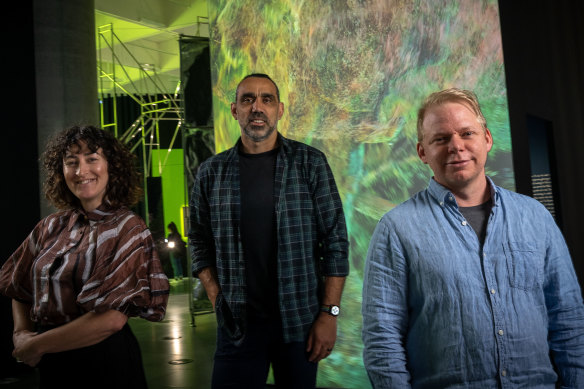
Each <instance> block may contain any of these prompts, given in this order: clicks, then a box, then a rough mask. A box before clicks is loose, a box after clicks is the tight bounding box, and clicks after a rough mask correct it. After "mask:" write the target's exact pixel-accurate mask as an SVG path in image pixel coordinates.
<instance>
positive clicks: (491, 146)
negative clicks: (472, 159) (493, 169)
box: [485, 128, 493, 153]
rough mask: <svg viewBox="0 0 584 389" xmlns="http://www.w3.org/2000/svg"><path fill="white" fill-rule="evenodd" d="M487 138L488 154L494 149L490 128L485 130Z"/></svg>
mask: <svg viewBox="0 0 584 389" xmlns="http://www.w3.org/2000/svg"><path fill="white" fill-rule="evenodd" d="M485 137H486V139H487V153H488V152H489V151H491V149H492V148H493V135H491V131H490V130H489V129H488V128H485Z"/></svg>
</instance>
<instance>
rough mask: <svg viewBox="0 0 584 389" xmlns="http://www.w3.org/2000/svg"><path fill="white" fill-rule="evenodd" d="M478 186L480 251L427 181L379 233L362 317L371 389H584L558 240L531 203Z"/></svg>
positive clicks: (580, 347)
mask: <svg viewBox="0 0 584 389" xmlns="http://www.w3.org/2000/svg"><path fill="white" fill-rule="evenodd" d="M487 179H488V178H487ZM488 182H489V185H490V188H491V195H492V199H493V207H492V210H491V213H490V215H489V221H488V226H487V236H486V238H485V242H484V246H483V247H482V248H481V247H480V243H479V240H478V238H477V235H476V233H475V232H474V230H473V229H472V227H471V226H470V224H468V223H467V222H466V220H465V218H464V217H463V215H462V214H461V213H460V211H459V209H458V205H457V203H456V200H455V198H454V195H453V194H452V193H451V192H450V191H449V190H448V189H446V188H445V187H443V186H441V185H440V184H438V183H437V182H436V181H434V180H433V179H431V180H430V185H429V187H428V188H427V189H426V190H424V191H421V192H419V193H417V194H416V195H414V196H413V197H412V198H411V199H409V200H407V201H406V202H404V203H403V204H401V205H399V206H397V207H395V208H394V209H393V210H391V211H390V212H388V213H387V214H385V215H384V216H383V218H382V219H381V221H380V222H379V224H378V225H377V228H376V229H375V232H374V234H373V237H372V239H371V243H370V245H369V252H368V255H367V263H366V266H365V276H364V284H363V308H362V313H363V342H364V346H365V348H364V352H363V357H364V363H365V368H366V369H367V373H368V375H369V378H370V380H371V383H372V385H373V387H374V388H400V389H402V388H409V387H412V388H530V389H535V388H550V389H551V388H554V387H555V383H556V382H557V381H558V380H559V382H560V383H561V385H562V386H561V387H562V388H574V389H575V388H580V389H582V388H584V305H583V304H582V295H581V291H580V287H579V285H578V281H577V278H576V275H575V272H574V268H573V265H572V261H571V259H570V254H569V252H568V248H567V246H566V244H565V242H564V239H563V237H562V234H561V232H560V231H559V229H558V228H557V226H556V224H555V222H554V220H553V218H552V216H551V215H550V214H549V212H548V211H547V210H546V209H545V208H544V207H543V205H541V204H540V203H539V202H538V201H536V200H534V199H532V198H529V197H526V196H522V195H520V194H517V193H514V192H510V191H508V190H505V189H503V188H500V187H497V186H495V185H494V184H493V183H492V181H491V180H490V179H488ZM553 365H555V367H556V369H555V370H554V367H553ZM556 372H557V374H556ZM558 375H559V377H558Z"/></svg>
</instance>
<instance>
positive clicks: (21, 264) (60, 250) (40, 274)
mask: <svg viewBox="0 0 584 389" xmlns="http://www.w3.org/2000/svg"><path fill="white" fill-rule="evenodd" d="M0 293H1V294H3V295H6V296H8V297H12V298H13V299H16V300H18V301H20V302H23V303H26V304H30V305H32V309H31V319H32V320H33V321H35V322H37V323H39V324H41V325H61V324H65V323H67V322H70V321H72V320H74V319H75V318H77V317H79V316H81V315H83V314H84V313H86V312H90V311H95V312H97V313H101V312H105V311H107V310H109V309H115V310H118V311H120V312H122V313H124V314H126V315H127V316H139V317H142V318H144V319H147V320H150V321H159V320H162V319H163V318H164V314H165V312H166V303H167V301H168V293H169V284H168V279H167V277H166V275H165V274H164V271H163V270H162V265H161V263H160V260H159V258H158V253H157V252H156V249H155V246H154V240H153V239H152V235H151V234H150V231H149V230H148V228H147V227H146V224H145V223H144V221H143V220H142V219H141V218H140V217H139V216H138V215H136V214H135V213H133V212H132V211H130V210H129V209H127V208H119V209H114V210H112V209H108V208H107V206H106V205H103V204H102V205H101V206H100V207H99V208H98V209H96V210H94V211H93V212H89V213H86V212H85V211H83V210H78V209H75V210H66V211H60V212H57V213H54V214H52V215H50V216H48V217H46V218H45V219H43V220H41V221H40V222H39V223H38V224H37V225H36V227H35V228H34V230H33V231H32V232H31V233H30V235H29V236H28V237H27V238H26V240H25V241H24V242H23V243H22V244H21V245H20V247H19V248H18V249H17V250H16V251H15V252H14V254H12V256H11V257H10V258H9V259H8V260H7V261H6V263H5V264H4V266H3V267H2V269H1V270H0Z"/></svg>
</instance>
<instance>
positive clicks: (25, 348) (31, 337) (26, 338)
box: [12, 330, 43, 367]
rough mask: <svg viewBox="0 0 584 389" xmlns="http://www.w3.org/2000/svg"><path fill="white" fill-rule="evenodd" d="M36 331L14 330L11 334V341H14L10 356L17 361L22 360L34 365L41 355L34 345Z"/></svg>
mask: <svg viewBox="0 0 584 389" xmlns="http://www.w3.org/2000/svg"><path fill="white" fill-rule="evenodd" d="M36 336H37V333H36V332H31V331H27V330H22V331H16V332H14V334H12V342H13V343H14V351H12V356H13V357H14V358H16V360H17V361H19V362H24V363H26V364H27V365H29V366H32V367H34V366H36V365H37V364H38V363H39V362H40V361H41V358H42V357H43V354H42V353H40V352H39V349H38V347H35V337H36Z"/></svg>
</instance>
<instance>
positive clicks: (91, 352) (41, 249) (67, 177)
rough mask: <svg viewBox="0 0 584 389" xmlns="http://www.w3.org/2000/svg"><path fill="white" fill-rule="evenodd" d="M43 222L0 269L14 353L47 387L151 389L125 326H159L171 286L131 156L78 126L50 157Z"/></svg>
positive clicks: (58, 139)
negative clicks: (137, 321)
mask: <svg viewBox="0 0 584 389" xmlns="http://www.w3.org/2000/svg"><path fill="white" fill-rule="evenodd" d="M43 162H44V167H45V170H46V173H47V176H46V181H45V186H44V190H45V195H46V197H47V199H48V200H49V201H50V202H51V203H52V204H53V205H54V206H55V207H57V208H59V209H60V211H58V212H56V213H54V214H52V215H49V216H48V217H46V218H44V219H43V220H41V221H40V222H39V223H38V224H37V226H36V227H35V228H34V230H33V231H32V232H31V233H30V235H29V236H28V237H27V238H26V240H25V241H24V242H23V243H22V244H21V245H20V247H19V248H18V249H17V250H16V251H15V252H14V254H12V256H11V257H10V258H9V259H8V260H7V261H6V263H5V264H4V266H3V267H2V269H1V270H0V293H2V294H4V295H6V296H9V297H11V298H12V311H13V316H14V335H13V341H14V351H13V356H14V357H16V358H17V359H18V360H20V361H22V362H24V363H26V364H28V365H30V366H38V369H39V378H40V386H41V388H53V387H59V388H71V387H75V388H78V387H79V388H130V387H131V388H144V387H146V386H147V385H146V379H145V376H144V369H143V367H142V359H141V354H140V348H139V345H138V342H137V340H136V338H135V337H134V335H133V333H132V331H131V330H130V327H129V325H128V323H127V321H128V317H131V316H138V317H142V318H144V319H147V320H150V321H160V320H162V318H163V317H164V314H165V311H166V303H167V300H168V292H169V284H168V279H167V277H166V276H165V275H164V272H163V270H162V266H161V264H160V260H159V258H158V254H157V252H156V250H155V245H154V241H153V239H152V236H151V234H150V231H149V230H148V228H147V227H146V224H145V223H144V221H143V220H142V219H141V218H140V217H139V216H138V215H136V214H135V213H133V212H132V211H131V210H129V209H128V207H129V206H131V205H133V204H135V203H136V202H137V201H138V199H139V198H140V195H141V188H140V177H139V175H138V173H137V172H136V170H135V168H134V161H133V155H132V154H131V153H130V152H129V151H128V150H127V149H126V148H125V147H124V146H123V145H122V144H121V143H120V142H119V141H118V140H117V139H116V138H114V137H113V136H112V135H111V134H110V133H109V132H107V131H104V130H101V129H99V128H96V127H92V126H74V127H71V128H69V129H67V130H65V131H63V132H61V133H59V134H57V135H56V136H55V137H54V138H53V139H52V140H51V141H50V142H49V144H48V146H47V149H46V151H45V153H44V155H43Z"/></svg>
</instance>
